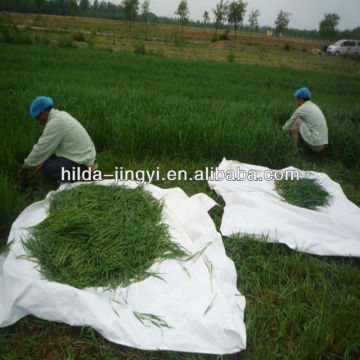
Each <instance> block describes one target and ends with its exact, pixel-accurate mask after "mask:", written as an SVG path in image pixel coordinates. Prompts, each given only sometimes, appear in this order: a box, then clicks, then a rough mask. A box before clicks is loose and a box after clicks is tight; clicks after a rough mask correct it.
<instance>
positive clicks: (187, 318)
mask: <svg viewBox="0 0 360 360" xmlns="http://www.w3.org/2000/svg"><path fill="white" fill-rule="evenodd" d="M101 184H102V185H110V184H113V182H111V181H103V182H102V183H101ZM126 185H127V186H130V187H135V186H136V184H135V183H130V182H129V183H126ZM69 186H76V184H73V185H62V186H61V187H60V188H59V189H58V191H61V190H64V189H65V188H68V187H69ZM145 188H146V189H147V190H149V191H150V192H151V193H152V195H153V196H154V197H155V198H157V199H163V200H164V203H165V206H164V222H166V223H167V224H168V225H169V228H170V233H171V236H172V238H173V241H175V242H177V243H179V244H180V245H181V246H183V247H184V248H186V249H187V250H188V251H189V252H191V253H195V252H197V251H199V250H201V249H204V247H206V246H207V247H206V250H205V251H204V252H203V253H202V255H201V256H200V257H199V258H198V259H197V260H195V261H193V260H191V261H187V262H179V261H176V260H166V261H164V262H162V263H160V264H158V263H157V264H154V265H153V267H152V268H151V269H152V270H154V271H156V272H158V273H160V274H161V277H162V278H163V279H164V280H165V281H163V280H161V279H158V278H155V277H149V278H147V279H145V280H144V281H141V282H137V283H134V284H132V285H130V286H129V287H127V288H120V287H119V288H117V289H116V290H114V291H112V290H111V291H110V290H104V289H103V288H86V289H82V290H80V289H77V288H74V287H71V286H68V285H64V284H60V283H57V282H50V281H47V280H45V279H44V278H43V277H42V276H41V274H40V272H39V271H38V268H37V265H36V264H35V263H34V262H31V261H29V260H27V259H24V258H23V255H24V254H25V251H24V248H23V246H22V243H21V238H22V237H24V236H26V235H27V230H26V228H27V227H29V226H34V225H36V224H38V223H39V222H41V221H42V220H43V219H45V218H46V216H47V209H48V206H49V200H50V198H51V195H52V193H49V194H48V195H47V197H46V199H45V200H43V201H39V202H37V203H34V204H32V205H30V206H29V207H28V208H26V209H25V210H24V211H23V212H22V213H21V214H20V215H19V217H18V218H17V219H16V221H15V222H14V223H13V225H12V228H11V232H10V236H9V241H10V240H13V239H14V240H15V243H14V244H13V245H12V246H11V250H10V252H9V253H8V254H7V255H6V257H5V256H2V257H0V258H1V261H0V326H1V327H4V326H8V325H11V324H13V323H15V322H16V321H17V320H19V319H20V318H22V317H23V316H25V315H27V314H32V315H35V316H37V317H39V318H42V319H46V320H51V321H58V322H64V323H67V324H69V325H79V326H91V327H93V328H94V329H96V330H97V331H98V332H99V333H100V334H102V335H103V336H104V337H105V338H107V339H108V340H110V341H112V342H115V343H118V344H122V345H127V346H132V347H136V348H139V349H145V350H174V351H188V352H199V353H213V354H225V353H234V352H238V351H240V350H242V349H244V348H245V346H246V332H245V325H244V322H243V315H244V308H245V298H244V297H243V296H241V294H240V293H239V292H238V290H237V288H236V271H235V267H234V264H233V262H232V261H231V260H230V259H229V258H228V257H227V256H226V254H225V250H224V246H223V243H222V239H221V236H220V234H219V233H218V232H217V231H216V229H215V225H214V223H213V221H212V219H211V217H210V216H209V215H208V213H207V212H208V210H210V208H211V207H212V206H213V205H214V204H215V203H214V201H213V200H212V199H210V198H209V197H208V196H206V195H204V194H198V195H195V196H193V197H190V198H189V197H188V196H187V195H186V194H185V193H184V192H183V191H182V190H181V189H179V188H174V189H167V190H164V189H160V188H159V187H156V186H153V185H145ZM135 312H136V313H141V314H144V313H146V314H153V315H156V316H158V317H159V318H161V319H162V320H164V321H165V322H166V323H167V324H168V325H169V326H170V328H167V327H160V328H159V327H157V326H154V325H153V324H151V323H150V322H147V321H145V323H144V324H143V323H141V322H140V321H139V320H138V319H137V318H136V316H135Z"/></svg>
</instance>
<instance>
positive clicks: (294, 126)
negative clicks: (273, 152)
mask: <svg viewBox="0 0 360 360" xmlns="http://www.w3.org/2000/svg"><path fill="white" fill-rule="evenodd" d="M294 95H295V97H296V98H297V103H298V108H297V109H296V110H295V111H294V113H293V114H292V115H291V118H290V119H289V120H288V121H287V122H286V123H285V125H284V127H283V130H287V131H289V133H290V135H291V136H292V139H293V151H292V153H293V154H296V153H297V144H298V141H299V136H300V135H301V137H302V140H303V141H304V143H305V145H306V146H307V147H308V148H310V149H311V150H312V151H315V152H320V151H323V150H324V149H325V146H326V145H327V144H328V128H327V124H326V119H325V116H324V114H323V113H322V111H321V110H320V108H319V107H318V106H317V105H315V104H314V103H313V102H312V101H311V100H310V98H311V93H310V91H309V89H307V88H301V89H299V90H297V91H296V92H295V94H294Z"/></svg>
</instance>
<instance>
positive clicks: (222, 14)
mask: <svg viewBox="0 0 360 360" xmlns="http://www.w3.org/2000/svg"><path fill="white" fill-rule="evenodd" d="M213 13H214V16H215V23H214V25H215V34H216V33H217V31H218V29H219V28H220V27H221V25H222V24H223V22H224V20H225V19H226V16H227V13H228V3H227V2H224V0H220V2H219V3H218V4H217V5H216V8H215V9H213Z"/></svg>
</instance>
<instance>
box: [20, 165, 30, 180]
mask: <svg viewBox="0 0 360 360" xmlns="http://www.w3.org/2000/svg"><path fill="white" fill-rule="evenodd" d="M29 174H30V169H29V168H28V167H27V166H26V165H25V164H23V165H22V166H21V168H20V169H19V170H18V180H19V181H23V180H24V179H25V178H26V177H28V176H29Z"/></svg>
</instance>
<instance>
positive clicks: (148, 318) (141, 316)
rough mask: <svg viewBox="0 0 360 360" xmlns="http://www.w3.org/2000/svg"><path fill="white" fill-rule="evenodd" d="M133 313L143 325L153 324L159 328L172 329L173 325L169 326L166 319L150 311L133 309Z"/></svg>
mask: <svg viewBox="0 0 360 360" xmlns="http://www.w3.org/2000/svg"><path fill="white" fill-rule="evenodd" d="M133 314H134V315H135V317H136V318H137V319H138V320H139V321H140V322H141V323H142V324H143V325H145V326H147V327H149V326H151V324H152V325H154V326H156V327H158V328H168V329H172V327H171V326H169V324H168V323H167V322H166V321H165V320H163V319H162V318H161V317H160V316H157V315H154V314H148V313H140V312H137V311H133Z"/></svg>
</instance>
